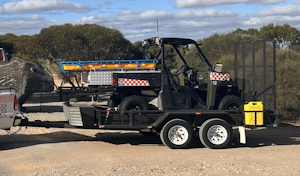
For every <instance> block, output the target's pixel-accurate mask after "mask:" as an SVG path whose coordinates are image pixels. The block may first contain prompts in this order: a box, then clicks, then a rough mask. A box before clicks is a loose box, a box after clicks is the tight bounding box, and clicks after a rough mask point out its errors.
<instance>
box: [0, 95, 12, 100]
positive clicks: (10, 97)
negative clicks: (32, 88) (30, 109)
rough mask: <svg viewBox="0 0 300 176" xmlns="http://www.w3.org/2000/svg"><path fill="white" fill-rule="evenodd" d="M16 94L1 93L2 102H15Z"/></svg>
mask: <svg viewBox="0 0 300 176" xmlns="http://www.w3.org/2000/svg"><path fill="white" fill-rule="evenodd" d="M14 99H15V95H0V102H13V101H14Z"/></svg>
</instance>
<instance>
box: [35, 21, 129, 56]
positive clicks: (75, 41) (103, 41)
mask: <svg viewBox="0 0 300 176" xmlns="http://www.w3.org/2000/svg"><path fill="white" fill-rule="evenodd" d="M37 42H38V44H39V49H38V50H39V52H38V53H39V57H40V58H49V59H51V60H55V61H63V60H64V61H66V60H118V59H130V58H132V54H131V51H132V44H131V43H130V41H128V40H127V39H125V38H124V36H123V34H122V33H120V32H119V31H118V30H115V29H109V28H106V27H103V26H99V25H96V24H84V25H72V24H64V25H58V26H51V27H49V28H44V29H42V30H41V32H40V34H39V35H38V36H37Z"/></svg>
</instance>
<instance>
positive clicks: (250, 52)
mask: <svg viewBox="0 0 300 176" xmlns="http://www.w3.org/2000/svg"><path fill="white" fill-rule="evenodd" d="M234 53H235V56H234V57H235V60H234V61H235V74H234V79H235V81H236V82H237V84H238V86H239V88H240V89H241V90H242V91H241V97H242V99H243V100H244V101H245V102H246V101H251V100H258V101H262V102H263V105H264V109H266V110H271V111H275V110H276V84H275V83H276V74H275V68H276V67H275V65H276V64H275V54H276V52H275V42H274V41H265V40H264V41H254V42H243V43H235V46H234Z"/></svg>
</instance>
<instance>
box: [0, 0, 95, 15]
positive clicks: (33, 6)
mask: <svg viewBox="0 0 300 176" xmlns="http://www.w3.org/2000/svg"><path fill="white" fill-rule="evenodd" d="M89 10H90V7H88V6H87V5H83V4H80V3H73V2H69V1H67V0H23V1H15V2H5V3H3V5H2V6H1V7H0V14H31V13H40V12H46V11H66V12H87V11H89Z"/></svg>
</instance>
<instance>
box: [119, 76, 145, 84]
mask: <svg viewBox="0 0 300 176" xmlns="http://www.w3.org/2000/svg"><path fill="white" fill-rule="evenodd" d="M118 86H150V83H149V81H148V80H140V79H127V78H118Z"/></svg>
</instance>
